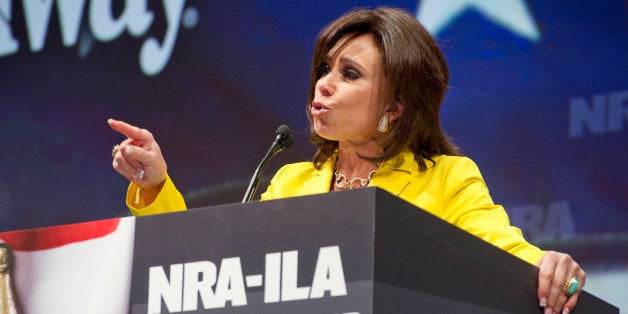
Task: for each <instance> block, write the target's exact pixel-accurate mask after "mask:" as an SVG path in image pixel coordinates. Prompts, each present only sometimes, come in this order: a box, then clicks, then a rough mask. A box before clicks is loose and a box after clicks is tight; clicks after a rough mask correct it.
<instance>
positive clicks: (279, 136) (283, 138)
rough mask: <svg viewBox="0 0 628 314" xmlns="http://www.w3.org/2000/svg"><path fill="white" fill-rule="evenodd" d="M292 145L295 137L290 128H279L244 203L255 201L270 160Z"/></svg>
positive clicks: (252, 179) (250, 184) (254, 175)
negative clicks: (258, 187)
mask: <svg viewBox="0 0 628 314" xmlns="http://www.w3.org/2000/svg"><path fill="white" fill-rule="evenodd" d="M292 144H294V136H292V134H290V128H289V127H288V126H287V125H285V124H284V125H281V126H279V127H278V128H277V131H275V140H274V141H273V143H272V144H271V145H270V148H269V149H268V152H267V153H266V155H265V156H264V158H263V159H262V161H261V162H260V163H259V165H258V166H257V168H256V169H255V173H254V174H253V177H252V178H251V182H250V183H249V186H248V188H247V189H246V193H244V198H243V199H242V203H246V202H250V201H252V200H253V197H254V196H255V192H256V191H257V186H258V185H259V181H260V179H261V178H262V173H264V169H266V165H267V164H268V161H270V158H271V157H273V156H275V155H276V154H278V153H280V152H283V151H284V150H286V149H288V148H289V147H290V146H292Z"/></svg>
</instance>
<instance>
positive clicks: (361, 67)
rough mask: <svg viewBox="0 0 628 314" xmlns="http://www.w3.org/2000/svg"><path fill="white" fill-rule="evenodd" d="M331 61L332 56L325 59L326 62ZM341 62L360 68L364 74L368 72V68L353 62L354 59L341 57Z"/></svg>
mask: <svg viewBox="0 0 628 314" xmlns="http://www.w3.org/2000/svg"><path fill="white" fill-rule="evenodd" d="M331 59H332V58H331V56H329V55H327V56H326V57H325V62H330V61H331ZM339 62H340V63H346V64H350V65H353V66H355V67H357V68H359V69H360V70H361V71H363V72H365V71H366V68H365V67H364V66H363V65H362V64H360V63H358V62H357V61H355V60H353V59H351V58H349V57H340V60H339Z"/></svg>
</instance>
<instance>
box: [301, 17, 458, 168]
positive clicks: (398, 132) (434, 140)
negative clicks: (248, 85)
mask: <svg viewBox="0 0 628 314" xmlns="http://www.w3.org/2000/svg"><path fill="white" fill-rule="evenodd" d="M363 34H372V35H373V36H374V37H375V41H376V44H377V46H378V48H379V50H380V52H381V56H382V60H381V63H382V65H383V69H384V70H383V77H384V81H385V84H384V87H383V89H384V90H383V93H381V98H382V101H385V102H389V103H397V102H400V103H402V104H403V113H402V115H401V116H400V117H399V118H397V119H396V120H395V121H393V122H392V123H391V124H390V126H389V128H388V132H387V133H386V134H385V137H384V139H383V142H382V147H383V151H384V152H383V154H382V155H380V156H375V157H362V158H364V159H367V160H371V161H376V162H381V161H385V160H388V159H391V158H392V157H394V156H395V155H397V154H399V153H400V152H401V151H402V150H403V149H404V148H406V147H408V148H409V149H410V150H411V151H412V152H413V153H414V158H415V160H416V162H417V163H418V164H419V168H420V169H421V170H422V171H424V170H426V169H427V164H426V160H429V161H431V162H434V161H433V160H432V157H434V156H436V155H460V152H459V150H458V147H456V145H455V144H453V142H452V141H451V140H450V139H449V137H448V136H447V135H445V133H444V131H443V130H442V129H441V126H440V118H439V114H440V106H441V103H442V101H443V97H444V95H445V91H446V90H447V88H448V82H449V70H448V68H447V64H446V62H445V57H444V56H443V54H442V52H441V50H440V49H439V47H438V45H437V44H436V41H435V40H434V38H433V37H432V36H431V35H430V34H429V33H428V32H427V30H425V28H424V27H423V26H422V25H421V24H420V23H419V22H418V21H417V20H416V18H414V16H412V15H410V14H409V13H407V12H405V11H403V10H400V9H394V8H386V7H381V8H377V9H374V10H368V9H358V10H354V11H351V12H348V13H346V14H344V15H343V16H341V17H339V18H338V19H336V20H335V21H333V22H332V23H331V24H329V25H328V26H327V27H326V28H324V29H323V30H322V31H321V33H320V34H319V35H318V38H317V40H316V46H315V47H314V55H313V57H312V74H311V79H310V88H309V92H308V102H307V110H306V112H307V116H308V119H309V121H310V140H311V142H312V143H313V144H314V145H315V146H316V147H317V148H318V150H317V152H316V154H315V155H314V160H313V162H314V166H315V167H316V168H320V167H322V165H323V164H324V163H325V162H326V161H327V160H329V158H331V157H332V156H333V155H334V154H335V151H336V150H337V149H338V142H337V141H331V140H327V139H324V138H322V137H321V136H319V135H318V134H316V132H315V131H314V127H313V124H312V115H311V114H310V107H311V106H312V100H313V99H314V94H315V89H316V82H317V81H318V79H319V78H320V77H321V76H322V75H323V74H324V72H323V67H324V66H325V64H326V63H325V62H326V60H327V55H328V53H329V51H330V50H331V49H332V47H334V46H335V45H336V43H338V41H340V40H341V39H343V38H345V37H355V36H359V35H363Z"/></svg>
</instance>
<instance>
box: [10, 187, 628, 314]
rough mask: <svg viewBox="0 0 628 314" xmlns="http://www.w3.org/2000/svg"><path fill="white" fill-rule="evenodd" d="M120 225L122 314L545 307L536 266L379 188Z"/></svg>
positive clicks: (585, 297) (591, 301) (588, 303)
mask: <svg viewBox="0 0 628 314" xmlns="http://www.w3.org/2000/svg"><path fill="white" fill-rule="evenodd" d="M122 219H123V220H133V221H134V228H133V236H132V242H133V243H134V245H133V248H132V250H131V251H132V253H130V254H132V259H130V260H132V262H129V266H128V268H129V271H128V272H126V273H125V272H124V271H122V274H121V275H123V276H124V275H126V276H130V277H131V278H130V280H129V281H130V287H129V289H128V290H124V289H122V290H123V291H126V292H124V294H125V295H126V297H127V298H128V312H129V313H329V314H333V313H347V314H348V313H360V314H364V313H450V312H457V313H541V312H542V311H541V309H540V308H539V306H538V299H537V295H536V287H537V274H538V269H537V268H536V267H534V266H532V265H530V264H528V263H526V262H524V261H523V260H520V259H518V258H517V257H514V256H512V255H510V254H508V253H506V252H504V251H502V250H500V249H498V248H496V247H494V246H493V245H491V244H489V243H486V242H484V241H482V240H481V239H479V238H477V237H475V236H473V235H471V234H469V233H467V232H465V231H463V230H461V229H459V228H457V227H455V226H453V225H451V224H449V223H446V222H444V221H442V220H441V219H439V218H437V217H435V216H433V215H431V214H429V213H427V212H425V211H423V210H421V209H419V208H417V207H415V206H413V205H412V204H409V203H407V202H405V201H403V200H401V199H399V198H397V197H395V196H393V195H391V194H389V193H387V192H385V191H384V190H381V189H377V188H365V189H358V190H352V191H343V192H332V193H325V194H319V195H312V196H304V197H295V198H286V199H281V200H273V201H258V202H252V203H245V204H227V205H220V206H213V207H208V208H197V209H190V210H188V211H185V212H175V213H169V214H162V215H154V216H147V217H125V218H122ZM78 225H80V224H78ZM2 236H3V235H2V234H0V239H2ZM7 242H8V241H7ZM18 257H19V255H18ZM19 262H20V261H19V258H16V263H18V264H19ZM91 271H93V272H102V271H103V270H102V269H101V268H95V269H93V270H91ZM77 276H83V275H80V274H77ZM18 286H19V285H18ZM121 288H124V287H109V288H105V289H100V290H98V291H114V290H120V289H121ZM585 288H586V287H585ZM18 290H19V289H18ZM18 294H20V291H18ZM19 297H20V299H21V301H22V303H24V302H25V300H24V297H23V296H22V295H19ZM573 313H619V309H618V308H616V307H614V306H612V305H610V304H608V303H606V302H605V301H603V300H601V299H599V298H597V297H595V296H593V295H591V294H589V293H587V292H586V291H585V292H583V293H582V294H581V296H580V298H579V301H578V305H577V307H576V309H575V311H574V312H573Z"/></svg>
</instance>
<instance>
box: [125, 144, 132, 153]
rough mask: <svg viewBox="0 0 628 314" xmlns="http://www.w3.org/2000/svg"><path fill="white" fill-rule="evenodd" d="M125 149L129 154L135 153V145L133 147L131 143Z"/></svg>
mask: <svg viewBox="0 0 628 314" xmlns="http://www.w3.org/2000/svg"><path fill="white" fill-rule="evenodd" d="M124 151H125V152H126V153H127V154H129V155H130V154H133V147H131V145H127V146H126V148H125V149H124Z"/></svg>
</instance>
